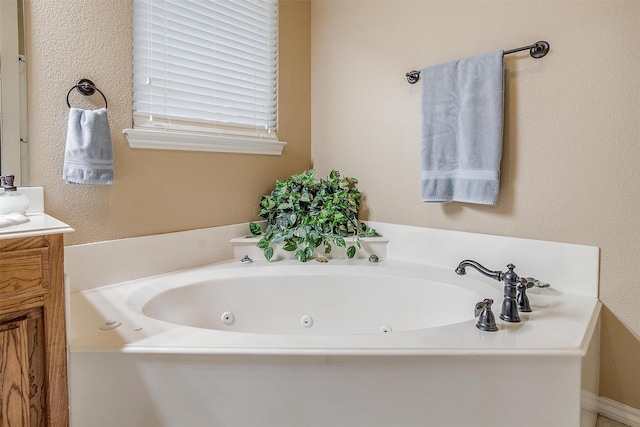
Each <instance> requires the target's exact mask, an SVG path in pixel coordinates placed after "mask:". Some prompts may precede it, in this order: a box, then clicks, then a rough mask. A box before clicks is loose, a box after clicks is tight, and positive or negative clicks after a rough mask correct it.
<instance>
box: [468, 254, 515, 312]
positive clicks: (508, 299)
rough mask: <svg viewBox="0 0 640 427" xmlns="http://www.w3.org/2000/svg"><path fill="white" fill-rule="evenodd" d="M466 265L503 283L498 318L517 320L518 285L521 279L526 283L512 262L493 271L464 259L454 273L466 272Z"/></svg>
mask: <svg viewBox="0 0 640 427" xmlns="http://www.w3.org/2000/svg"><path fill="white" fill-rule="evenodd" d="M466 267H473V268H474V269H476V270H478V271H479V272H480V273H482V274H484V275H485V276H487V277H490V278H492V279H495V280H497V281H499V282H502V283H503V284H504V300H503V301H502V312H501V313H500V318H501V319H502V320H504V321H507V322H513V323H516V322H519V321H520V316H519V315H518V302H517V300H516V297H517V295H518V286H519V285H522V283H523V281H524V283H526V281H527V280H526V279H524V278H523V279H520V278H519V277H518V275H517V274H516V273H515V272H514V271H513V269H514V268H516V267H515V266H514V265H513V264H509V265H507V271H505V272H502V271H493V270H489V269H487V268H485V267H483V266H482V265H480V264H479V263H478V262H476V261H472V260H469V259H467V260H464V261H462V262H461V263H460V264H458V267H457V268H456V273H457V274H459V275H463V274H466V273H467V272H466V270H465V268H466Z"/></svg>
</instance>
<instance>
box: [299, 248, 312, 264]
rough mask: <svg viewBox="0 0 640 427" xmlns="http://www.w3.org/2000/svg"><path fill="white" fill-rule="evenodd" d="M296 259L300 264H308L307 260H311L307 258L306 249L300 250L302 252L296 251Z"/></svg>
mask: <svg viewBox="0 0 640 427" xmlns="http://www.w3.org/2000/svg"><path fill="white" fill-rule="evenodd" d="M296 258H297V259H298V261H300V262H307V260H308V259H309V258H308V257H307V252H306V251H305V250H304V249H300V250H298V251H296Z"/></svg>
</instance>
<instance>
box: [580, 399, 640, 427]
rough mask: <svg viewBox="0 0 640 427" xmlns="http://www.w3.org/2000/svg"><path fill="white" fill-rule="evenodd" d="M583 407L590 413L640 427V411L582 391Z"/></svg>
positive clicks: (632, 426)
mask: <svg viewBox="0 0 640 427" xmlns="http://www.w3.org/2000/svg"><path fill="white" fill-rule="evenodd" d="M580 400H581V406H582V409H585V410H587V411H589V412H593V413H596V414H601V415H604V416H605V417H607V418H611V419H612V420H614V421H618V422H621V423H624V424H626V425H628V426H630V427H640V409H636V408H633V407H631V406H627V405H625V404H623V403H620V402H616V401H615V400H611V399H608V398H606V397H601V396H598V395H596V394H595V393H592V392H589V391H585V390H582V394H581V399H580Z"/></svg>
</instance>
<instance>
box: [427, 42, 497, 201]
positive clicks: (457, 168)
mask: <svg viewBox="0 0 640 427" xmlns="http://www.w3.org/2000/svg"><path fill="white" fill-rule="evenodd" d="M420 75H421V80H422V141H421V162H422V163H421V166H422V182H421V193H422V201H424V202H452V201H459V202H467V203H478V204H483V205H494V204H495V203H496V201H497V198H498V189H499V182H500V181H499V177H500V160H501V158H502V127H503V115H504V112H503V108H504V107H503V104H504V93H503V92H504V89H503V83H504V77H503V76H504V65H503V52H502V51H495V52H490V53H486V54H482V55H476V56H472V57H470V58H465V59H459V60H456V61H451V62H447V63H445V64H440V65H435V66H432V67H427V68H424V69H422V70H421V71H420Z"/></svg>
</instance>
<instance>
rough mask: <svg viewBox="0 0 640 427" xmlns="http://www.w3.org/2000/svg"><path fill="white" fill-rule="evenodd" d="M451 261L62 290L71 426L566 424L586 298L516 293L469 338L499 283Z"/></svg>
mask: <svg viewBox="0 0 640 427" xmlns="http://www.w3.org/2000/svg"><path fill="white" fill-rule="evenodd" d="M454 268H455V265H452V266H451V269H446V270H445V269H437V268H433V267H427V266H424V265H417V264H409V263H401V262H396V261H392V260H386V261H381V262H380V263H378V264H372V263H369V262H367V261H366V260H332V261H331V262H329V263H326V264H322V263H317V262H315V261H311V262H308V263H306V264H300V263H298V262H296V261H279V262H276V263H266V262H264V261H256V262H253V263H251V264H242V263H240V262H239V261H229V262H223V263H218V264H213V265H210V266H205V267H200V268H195V269H190V270H184V271H177V272H175V273H169V274H163V275H159V276H154V277H149V278H145V279H140V280H134V281H130V282H124V283H120V284H116V285H112V286H105V287H102V288H97V289H92V290H86V291H82V292H76V293H73V294H72V295H71V298H70V306H71V313H72V315H71V328H70V329H71V331H70V364H71V369H70V392H71V402H72V403H71V420H72V426H75V427H78V426H92V427H99V426H109V427H112V426H116V425H117V426H120V427H126V426H132V427H133V426H135V427H143V426H153V427H160V426H176V427H182V426H190V427H197V426H414V425H415V426H424V425H429V426H447V427H450V426H456V427H457V426H474V427H477V426H508V425H515V424H517V425H519V426H536V427H538V426H542V425H544V426H562V427H569V426H578V425H579V423H580V378H581V372H580V371H581V361H582V357H583V356H584V354H585V352H586V349H587V346H588V344H589V341H590V339H591V335H592V333H593V329H594V327H595V324H596V320H597V316H598V310H599V302H598V301H597V299H596V298H591V297H586V296H580V295H571V294H564V293H563V292H561V291H559V290H557V289H554V288H553V287H552V288H550V289H543V290H539V289H532V290H531V291H530V292H529V298H530V301H531V305H532V308H533V312H531V313H521V318H522V322H520V323H507V322H503V321H501V320H499V319H498V321H497V322H498V327H499V330H498V331H497V332H483V331H480V330H478V329H477V328H476V327H475V323H476V319H475V318H474V317H473V314H474V306H475V303H476V302H478V301H481V300H483V299H484V298H492V299H494V301H495V304H494V313H495V315H496V318H498V315H499V310H500V305H501V301H502V286H501V284H500V283H498V282H496V281H492V280H490V279H488V278H485V277H483V276H481V275H479V274H474V273H472V272H471V270H469V272H468V274H467V275H466V276H458V275H456V274H455V272H454ZM96 367H98V369H97V368H96ZM87 396H91V398H90V399H87ZM74 402H78V403H77V404H74ZM79 402H81V403H79Z"/></svg>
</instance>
